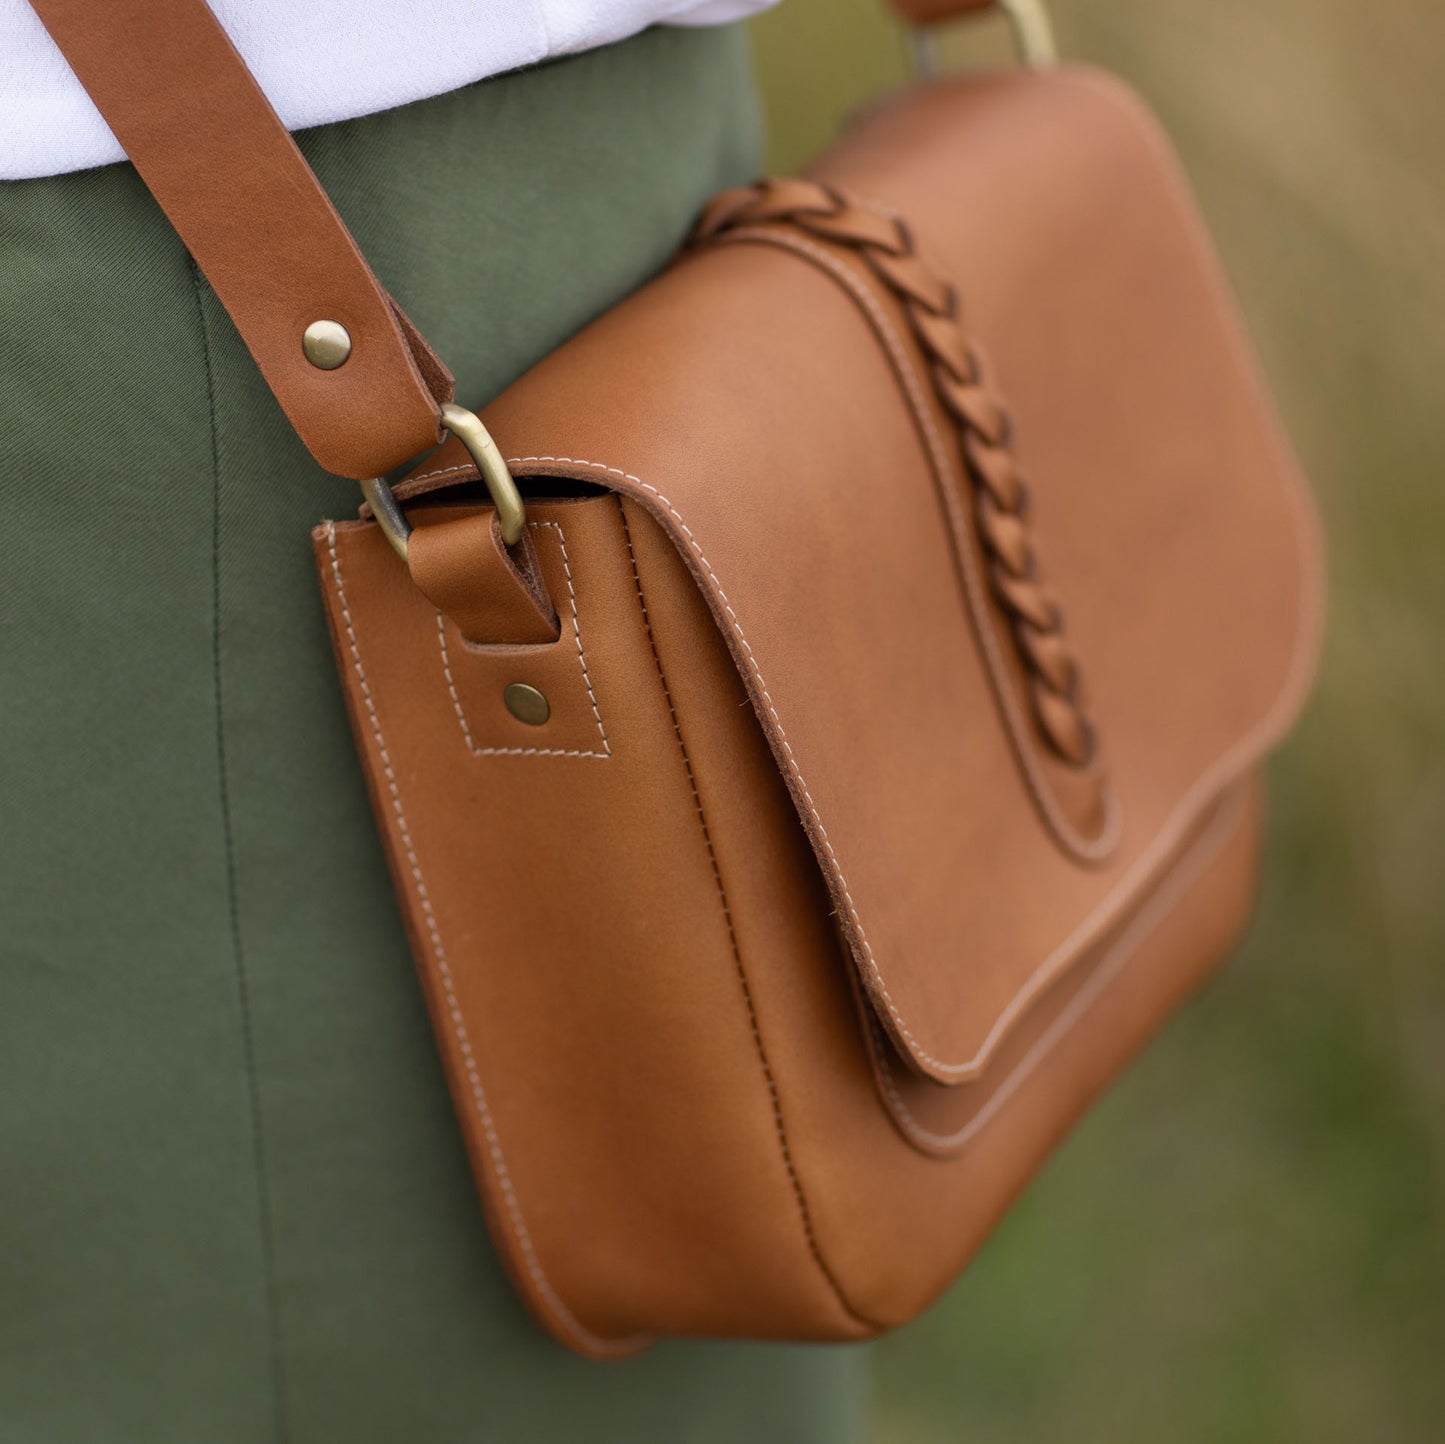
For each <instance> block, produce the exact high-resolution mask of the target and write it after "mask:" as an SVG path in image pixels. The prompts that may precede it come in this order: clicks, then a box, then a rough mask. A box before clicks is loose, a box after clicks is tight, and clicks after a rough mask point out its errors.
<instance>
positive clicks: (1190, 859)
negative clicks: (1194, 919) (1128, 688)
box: [868, 794, 1244, 1150]
mask: <svg viewBox="0 0 1445 1444" xmlns="http://www.w3.org/2000/svg"><path fill="white" fill-rule="evenodd" d="M1243 815H1244V799H1243V795H1242V794H1241V795H1239V796H1237V797H1236V798H1235V799H1234V800H1233V802H1232V803H1230V804H1228V805H1226V806H1225V807H1224V808H1223V810H1222V811H1221V812H1220V814H1219V816H1218V817H1216V818H1215V819H1214V820H1213V821H1212V822H1211V823H1210V824H1209V826H1208V827H1207V828H1205V830H1204V831H1203V832H1202V833H1201V834H1200V835H1199V837H1197V838H1196V839H1195V841H1194V844H1193V846H1192V847H1191V848H1190V849H1189V850H1188V852H1187V853H1186V854H1185V855H1184V857H1182V858H1181V859H1180V861H1179V863H1178V865H1177V866H1176V867H1175V869H1174V871H1173V872H1172V873H1171V874H1170V875H1169V877H1168V879H1167V880H1166V881H1165V883H1164V885H1163V886H1162V887H1160V888H1159V889H1158V891H1157V892H1155V894H1154V896H1153V897H1152V898H1150V899H1149V901H1148V903H1147V904H1146V905H1145V906H1144V908H1142V909H1141V910H1140V912H1139V913H1138V914H1137V915H1136V916H1135V917H1134V918H1133V919H1132V920H1131V922H1130V923H1129V925H1128V927H1127V928H1126V929H1125V930H1124V932H1123V933H1122V934H1121V935H1120V936H1119V938H1118V939H1117V940H1116V941H1115V943H1114V945H1113V946H1112V947H1111V948H1109V949H1108V950H1107V951H1106V952H1105V954H1104V956H1103V957H1102V958H1100V959H1099V961H1098V963H1097V964H1095V966H1094V968H1093V970H1092V972H1091V973H1090V974H1089V977H1088V979H1087V981H1086V982H1085V983H1084V984H1083V985H1082V986H1081V987H1080V989H1079V991H1078V992H1077V993H1076V994H1075V995H1074V996H1073V998H1072V999H1071V1000H1070V1002H1069V1003H1068V1005H1067V1006H1066V1007H1065V1008H1064V1010H1063V1011H1062V1012H1061V1013H1060V1014H1059V1016H1058V1017H1057V1018H1055V1019H1054V1021H1053V1022H1052V1023H1051V1024H1050V1025H1049V1026H1048V1027H1047V1028H1046V1029H1045V1030H1044V1031H1043V1032H1042V1033H1041V1034H1040V1035H1039V1037H1038V1038H1037V1039H1036V1040H1035V1042H1034V1044H1033V1046H1032V1047H1031V1048H1030V1049H1029V1050H1028V1052H1027V1053H1025V1054H1024V1056H1023V1057H1022V1058H1021V1059H1019V1061H1018V1063H1017V1065H1016V1066H1015V1067H1014V1069H1013V1071H1012V1072H1010V1073H1009V1075H1008V1076H1007V1077H1006V1078H1005V1079H1004V1080H1003V1082H1001V1083H1000V1084H999V1085H998V1087H997V1088H995V1089H994V1091H993V1093H992V1094H990V1095H989V1098H988V1101H987V1102H986V1103H984V1105H983V1106H982V1107H981V1108H980V1109H979V1110H978V1112H977V1113H975V1114H974V1116H973V1117H972V1118H970V1119H969V1121H968V1122H967V1123H966V1124H964V1126H963V1127H962V1128H960V1129H959V1130H958V1131H957V1132H955V1133H934V1132H932V1131H931V1130H930V1129H927V1128H925V1127H924V1126H923V1125H922V1124H921V1123H919V1122H918V1120H917V1119H916V1118H915V1117H914V1116H913V1114H912V1112H911V1111H910V1110H909V1107H908V1105H907V1104H906V1103H905V1102H904V1101H903V1098H902V1096H901V1094H900V1093H899V1092H898V1089H897V1088H896V1087H895V1086H894V1083H893V1065H892V1063H891V1061H890V1059H889V1056H888V1055H889V1052H890V1051H891V1049H890V1048H889V1045H888V1042H887V1040H886V1039H885V1038H884V1037H883V1036H882V1032H881V1030H880V1029H879V1026H878V1023H877V1021H876V1020H875V1019H873V1018H871V1017H870V1018H869V1020H868V1026H869V1029H870V1030H871V1031H872V1033H873V1041H874V1044H875V1048H876V1054H875V1056H876V1057H877V1059H878V1068H879V1082H880V1083H881V1084H882V1086H883V1091H884V1093H885V1094H886V1095H887V1098H888V1103H889V1107H890V1111H891V1112H892V1114H893V1116H894V1117H895V1118H896V1119H897V1120H898V1123H899V1124H900V1126H901V1127H902V1128H903V1131H904V1132H905V1133H906V1134H907V1135H908V1136H909V1137H910V1138H911V1139H912V1140H913V1141H914V1142H915V1143H917V1144H919V1145H920V1146H922V1147H925V1148H930V1149H942V1148H947V1149H950V1150H955V1149H960V1148H962V1147H963V1146H964V1145H965V1144H966V1143H968V1142H969V1141H970V1140H972V1139H973V1138H974V1137H975V1136H976V1135H977V1134H979V1133H981V1132H982V1131H983V1130H984V1129H985V1128H986V1127H987V1126H988V1125H989V1123H991V1122H992V1121H993V1119H994V1118H996V1117H997V1116H998V1113H999V1111H1000V1110H1001V1109H1002V1108H1003V1106H1004V1104H1006V1103H1007V1102H1008V1101H1009V1099H1010V1098H1012V1097H1013V1095H1014V1094H1015V1093H1017V1092H1018V1090H1019V1089H1020V1088H1021V1087H1022V1086H1023V1084H1024V1083H1025V1082H1026V1081H1027V1080H1028V1078H1029V1076H1030V1074H1032V1073H1033V1072H1034V1070H1035V1069H1036V1068H1038V1066H1039V1065H1040V1064H1041V1063H1042V1062H1043V1061H1044V1060H1045V1058H1047V1057H1048V1055H1049V1054H1050V1053H1051V1052H1052V1051H1053V1050H1054V1048H1056V1047H1057V1046H1058V1044H1059V1043H1060V1042H1061V1041H1062V1040H1063V1039H1064V1037H1065V1036H1066V1035H1067V1034H1068V1033H1069V1032H1070V1031H1072V1029H1073V1027H1074V1025H1075V1024H1076V1023H1078V1022H1079V1020H1080V1019H1081V1018H1082V1017H1083V1016H1084V1014H1085V1013H1087V1012H1088V1011H1089V1009H1090V1008H1091V1007H1092V1006H1093V1005H1094V1004H1095V1003H1096V1002H1097V1001H1098V1000H1099V998H1100V997H1101V996H1102V995H1103V993H1104V990H1105V989H1106V988H1107V987H1108V986H1109V984H1110V983H1112V982H1113V981H1114V979H1115V978H1116V977H1117V976H1118V975H1119V974H1120V973H1121V972H1122V971H1123V970H1124V968H1125V966H1126V965H1127V964H1128V963H1129V962H1130V961H1131V959H1132V958H1133V957H1134V955H1135V954H1136V953H1137V952H1138V951H1139V949H1140V948H1141V947H1142V946H1143V945H1144V944H1145V943H1146V942H1147V941H1148V940H1149V938H1150V936H1151V935H1152V934H1153V933H1154V931H1155V930H1156V929H1157V928H1158V926H1159V924H1160V923H1162V922H1163V921H1164V919H1165V918H1166V917H1168V915H1169V914H1170V913H1171V912H1172V911H1173V909H1174V907H1175V904H1177V903H1178V902H1179V901H1180V899H1181V898H1182V897H1183V896H1184V894H1185V893H1187V892H1188V891H1189V889H1190V888H1192V887H1193V886H1194V884H1195V883H1196V882H1198V881H1199V879H1200V877H1201V876H1202V875H1203V874H1204V873H1205V871H1206V870H1207V869H1208V868H1209V867H1210V866H1211V865H1212V864H1213V863H1214V862H1215V861H1216V860H1217V859H1218V858H1219V856H1220V854H1221V853H1222V852H1223V851H1224V849H1225V848H1226V847H1227V846H1228V844H1229V843H1230V842H1232V841H1233V840H1234V838H1235V837H1236V836H1237V835H1238V829H1239V823H1240V821H1241V820H1242V818H1243Z"/></svg>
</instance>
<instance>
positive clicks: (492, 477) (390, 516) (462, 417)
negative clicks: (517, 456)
mask: <svg viewBox="0 0 1445 1444" xmlns="http://www.w3.org/2000/svg"><path fill="white" fill-rule="evenodd" d="M441 417H442V425H444V426H445V427H446V429H447V430H448V431H450V432H451V434H452V435H453V436H455V437H456V438H457V440H458V441H460V442H461V444H462V445H463V446H465V447H466V449H467V454H468V455H469V456H470V457H471V458H472V460H473V461H474V462H475V463H476V467H477V470H478V471H479V472H480V473H481V477H482V480H483V481H484V482H485V483H486V485H487V492H488V493H489V495H490V496H491V498H492V505H493V506H495V507H496V508H497V523H498V525H499V526H500V528H501V532H502V540H503V542H505V543H506V545H507V546H509V547H510V546H516V544H517V543H518V542H519V541H521V539H522V528H523V527H524V526H525V525H526V523H527V508H526V507H525V506H524V505H523V502H522V493H521V492H519V491H518V490H517V483H516V482H515V481H514V480H513V479H512V473H511V472H510V471H509V470H508V469H507V463H506V461H505V460H504V459H503V457H502V453H501V452H500V451H498V450H497V443H496V442H495V441H493V440H492V437H491V433H490V432H489V431H488V430H487V428H486V427H485V426H483V425H482V422H481V418H480V417H478V416H477V415H476V413H475V412H472V411H468V410H467V408H466V407H465V406H456V405H453V403H451V402H450V401H448V402H447V403H446V404H445V405H444V406H443V407H442V409H441ZM361 494H362V495H363V496H364V497H365V498H366V501H367V504H368V505H369V506H370V507H371V512H372V515H373V516H374V517H375V518H376V524H377V525H378V526H379V527H380V528H381V530H382V532H383V533H384V535H385V536H386V539H387V541H389V542H390V543H391V545H392V547H393V548H394V549H395V551H396V554H397V555H398V556H399V557H400V558H401V559H402V561H405V560H406V548H407V542H408V541H409V540H410V539H411V523H410V522H409V521H408V520H407V519H406V513H405V512H403V511H402V509H401V507H400V506H398V505H397V500H396V498H395V497H394V496H393V495H392V494H391V487H390V486H389V485H388V484H387V481H386V478H385V477H383V476H377V477H373V478H372V479H371V480H370V481H363V482H362V483H361Z"/></svg>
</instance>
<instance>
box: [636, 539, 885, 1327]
mask: <svg viewBox="0 0 1445 1444" xmlns="http://www.w3.org/2000/svg"><path fill="white" fill-rule="evenodd" d="M622 534H623V536H624V537H625V538H626V540H627V555H628V557H629V558H630V560H631V562H632V580H633V581H634V582H635V583H636V584H637V605H638V606H639V607H640V608H641V609H642V622H643V625H644V626H645V627H646V628H647V640H648V643H649V645H650V646H651V648H652V660H653V661H654V662H655V663H656V664H657V680H658V681H659V682H660V683H661V684H662V695H663V697H664V699H665V700H666V702H667V710H668V712H669V713H670V714H671V716H672V730H673V733H674V734H675V735H676V737H677V750H678V751H679V752H680V753H681V754H682V765H683V767H684V768H686V770H687V781H688V785H689V786H690V787H691V788H692V801H693V806H694V807H695V808H696V809H697V820H698V824H699V826H700V827H701V828H702V840H703V842H704V843H705V844H706V846H707V857H708V862H709V863H710V864H711V865H712V878H713V881H714V882H715V883H716V884H717V896H718V902H719V903H720V904H721V905H722V912H723V921H724V922H725V923H726V924H727V933H728V942H729V943H730V944H731V945H732V953H733V961H734V963H735V964H736V965H737V975H738V982H739V984H740V985H741V987H742V992H743V1003H744V1004H745V1006H746V1008H747V1014H748V1023H749V1025H750V1026H751V1027H752V1031H753V1044H754V1046H755V1047H756V1048H757V1054H758V1062H759V1063H761V1064H762V1069H763V1080H764V1081H765V1082H766V1083H767V1085H768V1097H769V1099H770V1100H771V1101H772V1105H773V1123H774V1126H775V1127H776V1129H777V1133H778V1146H779V1148H780V1149H781V1151H782V1155H783V1166H784V1167H785V1168H786V1169H787V1173H788V1179H789V1182H791V1184H792V1186H793V1196H794V1198H796V1200H797V1203H798V1213H799V1215H800V1216H801V1219H802V1224H803V1235H804V1237H805V1239H806V1240H807V1244H808V1251H809V1253H811V1254H812V1256H813V1262H814V1263H816V1264H817V1265H818V1269H819V1272H821V1273H822V1275H823V1277H824V1278H825V1279H826V1280H827V1281H828V1285H829V1287H830V1288H831V1289H832V1290H833V1293H834V1295H835V1296H836V1297H837V1300H838V1302H839V1303H840V1304H841V1305H842V1306H843V1308H844V1310H845V1311H846V1312H847V1313H848V1314H849V1315H851V1316H852V1317H854V1318H856V1319H860V1320H861V1321H862V1322H863V1323H866V1324H869V1325H871V1326H873V1327H876V1324H874V1322H873V1321H872V1320H870V1319H864V1318H863V1317H862V1315H860V1314H858V1313H856V1312H855V1310H854V1309H853V1306H852V1305H851V1304H850V1303H849V1302H848V1300H847V1298H846V1296H845V1295H844V1293H843V1290H842V1288H841V1287H840V1286H839V1284H838V1280H837V1279H836V1278H835V1277H834V1275H833V1271H832V1270H831V1269H830V1268H829V1267H828V1264H827V1262H826V1261H825V1260H824V1258H823V1251H822V1248H821V1247H820V1246H819V1243H818V1237H817V1234H816V1233H815V1232H814V1230H813V1219H812V1215H811V1214H810V1213H809V1211H808V1200H807V1198H806V1197H805V1195H804V1193H803V1181H802V1179H801V1178H799V1176H798V1169H797V1165H796V1164H795V1163H794V1161H793V1151H792V1148H791V1147H790V1146H789V1144H788V1130H787V1128H786V1126H785V1125H784V1123H783V1104H782V1099H781V1098H780V1097H779V1096H778V1085H777V1082H776V1081H775V1079H774V1077H773V1067H772V1064H771V1063H770V1062H769V1061H768V1051H767V1048H766V1047H765V1046H764V1044H763V1031H762V1027H761V1025H760V1024H759V1022H758V1011H757V1007H756V1005H755V1004H754V1002H753V990H752V986H751V984H750V983H749V982H748V975H747V972H746V970H745V969H744V968H743V953H742V948H741V946H740V945H739V943H738V935H737V929H736V928H735V927H734V926H733V913H732V908H731V907H730V906H729V905H728V899H727V891H726V889H725V888H724V887H723V880H722V869H721V867H720V866H719V865H718V860H717V851H716V849H715V848H714V847H713V842H712V832H711V830H710V829H709V828H708V825H707V815H706V814H705V813H704V812H703V810H702V795H701V794H700V793H699V792H698V790H697V778H696V776H695V775H694V773H693V770H692V759H691V758H690V757H689V756H688V755H687V744H686V743H685V742H684V741H683V739H682V723H681V722H680V721H679V720H678V716H677V708H676V707H675V706H674V705H673V701H672V689H671V688H670V687H669V686H668V685H667V676H666V674H665V673H664V672H663V670H662V656H661V654H660V653H659V652H658V650H657V640H656V638H655V637H654V636H653V632H652V618H651V617H650V616H649V615H648V611H647V599H646V598H645V597H644V596H643V594H642V578H641V576H639V575H638V571H637V553H636V552H635V551H633V549H632V529H631V528H630V527H629V526H628V525H627V516H626V514H625V513H624V514H623V517H622Z"/></svg>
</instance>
